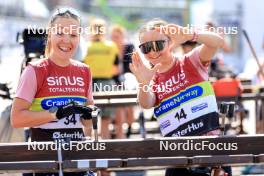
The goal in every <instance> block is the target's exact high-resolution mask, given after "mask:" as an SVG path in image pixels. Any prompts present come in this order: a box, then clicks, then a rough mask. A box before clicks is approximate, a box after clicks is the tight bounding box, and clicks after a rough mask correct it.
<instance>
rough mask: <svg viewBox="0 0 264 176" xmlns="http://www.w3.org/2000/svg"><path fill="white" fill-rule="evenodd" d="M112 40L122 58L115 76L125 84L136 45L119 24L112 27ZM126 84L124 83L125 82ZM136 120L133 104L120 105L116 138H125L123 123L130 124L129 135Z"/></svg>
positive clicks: (117, 115)
mask: <svg viewBox="0 0 264 176" xmlns="http://www.w3.org/2000/svg"><path fill="white" fill-rule="evenodd" d="M110 37H111V40H112V41H113V42H114V43H115V44H116V45H117V48H118V51H119V54H118V56H119V59H120V64H119V68H120V74H119V75H116V76H114V80H115V81H116V83H117V84H119V85H120V84H123V83H124V81H129V80H125V79H126V76H125V75H128V74H130V73H131V71H130V69H129V63H130V61H131V55H132V53H133V50H134V46H133V44H131V43H127V41H126V31H125V28H123V27H122V26H119V25H114V26H112V28H111V34H110ZM123 85H124V84H123ZM124 88H125V87H124ZM133 121H134V111H133V107H132V106H126V107H118V108H117V110H116V117H115V132H116V136H115V137H116V138H124V137H125V136H124V132H123V127H122V126H123V124H124V123H125V122H126V123H127V124H128V129H127V135H126V136H127V137H129V135H130V133H131V125H132V123H133Z"/></svg>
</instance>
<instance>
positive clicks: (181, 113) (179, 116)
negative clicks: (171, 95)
mask: <svg viewBox="0 0 264 176" xmlns="http://www.w3.org/2000/svg"><path fill="white" fill-rule="evenodd" d="M174 117H175V118H176V119H178V121H180V120H181V119H186V118H187V114H186V113H185V112H184V110H183V109H182V108H181V110H180V111H178V112H176V114H175V116H174Z"/></svg>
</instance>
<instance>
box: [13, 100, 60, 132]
mask: <svg viewBox="0 0 264 176" xmlns="http://www.w3.org/2000/svg"><path fill="white" fill-rule="evenodd" d="M30 106H31V103H29V102H28V101H26V100H23V99H21V98H14V101H13V105H12V110H11V124H12V126H13V127H14V128H23V127H34V126H38V125H42V124H45V123H48V122H50V121H52V120H55V119H56V116H55V114H53V113H50V112H49V111H30V110H29V108H30Z"/></svg>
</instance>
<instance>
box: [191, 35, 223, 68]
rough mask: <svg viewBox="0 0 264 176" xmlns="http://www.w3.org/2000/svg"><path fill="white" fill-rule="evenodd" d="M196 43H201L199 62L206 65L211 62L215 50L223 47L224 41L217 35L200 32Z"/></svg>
mask: <svg viewBox="0 0 264 176" xmlns="http://www.w3.org/2000/svg"><path fill="white" fill-rule="evenodd" d="M191 35H193V34H191ZM197 42H198V43H202V46H201V48H200V60H201V62H202V63H206V62H208V61H211V60H212V58H213V56H214V55H215V53H216V51H217V49H218V48H221V47H222V46H223V44H224V39H223V38H222V37H221V36H220V35H218V34H217V33H214V32H210V31H202V32H199V34H197Z"/></svg>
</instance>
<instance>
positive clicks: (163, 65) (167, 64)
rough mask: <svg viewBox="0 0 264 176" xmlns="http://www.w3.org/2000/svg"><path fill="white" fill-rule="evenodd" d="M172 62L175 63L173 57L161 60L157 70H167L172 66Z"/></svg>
mask: <svg viewBox="0 0 264 176" xmlns="http://www.w3.org/2000/svg"><path fill="white" fill-rule="evenodd" d="M174 63H175V58H174V57H172V58H171V59H168V60H166V61H163V62H162V63H161V66H160V68H159V70H158V72H159V73H165V72H167V71H168V70H170V69H171V68H172V67H173V65H174Z"/></svg>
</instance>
